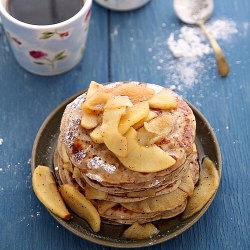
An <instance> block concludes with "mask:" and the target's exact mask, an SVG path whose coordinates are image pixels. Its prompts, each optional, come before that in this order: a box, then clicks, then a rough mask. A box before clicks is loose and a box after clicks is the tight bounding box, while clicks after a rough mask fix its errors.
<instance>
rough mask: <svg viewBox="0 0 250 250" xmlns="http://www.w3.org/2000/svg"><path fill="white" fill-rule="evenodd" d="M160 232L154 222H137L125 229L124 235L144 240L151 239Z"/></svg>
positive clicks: (128, 237) (124, 236)
mask: <svg viewBox="0 0 250 250" xmlns="http://www.w3.org/2000/svg"><path fill="white" fill-rule="evenodd" d="M158 232H159V230H158V229H157V228H156V227H155V225H154V224H152V223H146V224H139V223H138V222H135V223H133V224H132V225H131V226H130V227H129V228H128V229H126V230H125V231H124V233H123V234H122V237H123V238H127V239H136V240H142V239H149V238H151V237H153V236H154V235H155V234H157V233H158Z"/></svg>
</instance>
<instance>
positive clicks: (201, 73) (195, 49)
mask: <svg viewBox="0 0 250 250" xmlns="http://www.w3.org/2000/svg"><path fill="white" fill-rule="evenodd" d="M206 26H207V28H208V30H209V31H210V32H211V34H212V36H213V37H214V38H215V39H216V40H217V41H218V42H219V44H220V43H221V42H222V41H225V42H229V41H230V38H231V37H232V36H233V35H234V34H236V33H237V32H238V30H237V28H236V24H235V22H234V21H232V20H230V19H224V20H211V21H210V22H208V23H207V24H206ZM172 27H175V25H172ZM153 48H156V50H157V51H156V53H155V54H153V53H154V52H155V50H154V49H152V48H149V49H148V52H149V53H152V54H153V56H152V57H153V60H157V61H158V62H159V64H158V66H157V70H158V72H159V74H163V75H164V76H165V78H166V79H167V80H166V82H165V86H166V87H169V88H170V89H172V90H175V91H178V92H181V93H180V94H182V95H185V91H186V90H188V89H190V88H192V87H193V86H194V85H196V84H200V83H202V81H203V79H208V78H210V80H213V77H211V76H209V75H208V71H209V70H210V69H211V68H212V67H214V68H216V61H215V57H214V56H212V54H213V53H214V52H213V49H212V47H211V46H210V44H209V41H208V39H207V38H206V36H205V34H204V32H203V31H202V30H201V29H200V28H199V27H198V26H189V25H184V26H182V27H181V29H179V30H175V31H174V32H172V33H171V34H170V35H169V36H168V37H166V36H164V37H163V36H162V37H157V36H156V38H155V40H154V47H153ZM210 54H211V56H209V55H210ZM215 77H216V76H215Z"/></svg>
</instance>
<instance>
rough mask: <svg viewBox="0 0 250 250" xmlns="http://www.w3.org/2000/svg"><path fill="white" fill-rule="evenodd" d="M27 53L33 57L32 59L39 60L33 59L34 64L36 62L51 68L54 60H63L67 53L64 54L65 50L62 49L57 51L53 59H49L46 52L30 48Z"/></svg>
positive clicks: (53, 65)
mask: <svg viewBox="0 0 250 250" xmlns="http://www.w3.org/2000/svg"><path fill="white" fill-rule="evenodd" d="M29 55H30V56H31V57H33V58H34V59H36V60H39V61H34V63H35V64H37V65H48V66H50V67H51V68H52V69H54V68H55V62H56V61H60V60H63V59H64V58H66V57H67V55H65V50H63V51H61V52H59V53H58V54H56V55H55V56H54V58H53V59H49V58H48V54H47V53H45V52H43V51H37V50H32V51H30V52H29Z"/></svg>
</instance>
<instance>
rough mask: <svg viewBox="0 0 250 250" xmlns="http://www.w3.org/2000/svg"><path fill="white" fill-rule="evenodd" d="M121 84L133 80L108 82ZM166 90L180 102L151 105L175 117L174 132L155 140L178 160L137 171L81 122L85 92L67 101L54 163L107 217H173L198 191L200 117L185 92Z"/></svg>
mask: <svg viewBox="0 0 250 250" xmlns="http://www.w3.org/2000/svg"><path fill="white" fill-rule="evenodd" d="M119 84H128V83H125V82H124V83H123V82H122V83H112V84H108V85H104V86H105V88H106V90H107V91H109V89H113V88H116V86H118V85H119ZM129 84H131V82H130V83H129ZM132 84H137V85H143V86H144V87H146V88H151V89H153V90H154V91H155V93H157V92H159V91H161V90H162V89H163V87H160V86H158V85H153V84H146V83H138V82H132ZM164 90H165V91H167V92H168V93H169V94H170V95H171V96H173V97H174V98H175V100H176V102H177V107H176V108H175V109H171V110H159V109H152V108H151V111H153V112H155V113H156V114H157V115H161V114H162V113H164V114H168V115H170V116H171V117H172V121H173V122H172V127H171V130H170V132H169V134H168V135H167V136H166V138H163V139H161V140H160V141H157V142H155V145H157V146H158V147H159V148H160V149H162V150H163V151H164V152H166V154H168V155H169V156H171V157H172V158H173V159H174V160H175V163H174V164H173V165H172V166H170V167H168V168H166V169H164V170H161V171H157V172H154V171H152V172H137V171H132V170H131V169H129V168H127V167H126V166H124V165H123V164H122V163H121V161H119V159H118V157H117V156H116V155H115V154H114V153H113V152H111V151H110V150H109V149H108V148H107V146H106V145H105V143H95V142H93V141H92V139H91V138H90V133H91V131H92V130H91V129H86V128H83V127H82V126H81V119H82V116H83V109H82V105H83V103H84V102H85V100H86V95H87V94H86V93H84V94H82V95H80V96H79V97H77V98H76V99H75V100H74V101H73V102H72V103H70V104H68V105H67V107H66V109H65V111H64V114H63V117H62V120H61V126H60V134H59V138H58V146H57V149H56V151H55V155H54V165H55V168H56V169H58V176H59V178H60V181H61V183H63V184H66V183H68V184H71V185H74V186H75V187H76V188H77V189H78V190H79V191H81V192H82V193H83V194H84V195H85V196H86V197H87V198H88V199H90V201H91V202H92V203H93V204H94V206H95V207H96V208H97V210H98V212H99V213H100V216H101V218H102V221H103V222H106V223H111V224H117V223H122V224H132V223H134V222H136V221H137V222H139V223H146V222H150V221H155V220H159V219H168V218H172V217H174V216H176V215H178V214H180V213H182V212H183V211H184V210H185V207H186V204H187V199H188V197H189V196H191V195H192V193H193V190H194V186H195V184H196V183H197V181H198V179H199V165H198V161H197V158H198V157H197V150H196V147H195V144H194V139H195V129H196V122H195V117H194V115H193V112H192V110H191V109H190V107H189V106H188V105H187V103H186V102H185V101H184V100H183V99H182V98H181V97H180V96H178V95H177V94H176V93H174V92H173V91H171V90H169V89H166V88H164Z"/></svg>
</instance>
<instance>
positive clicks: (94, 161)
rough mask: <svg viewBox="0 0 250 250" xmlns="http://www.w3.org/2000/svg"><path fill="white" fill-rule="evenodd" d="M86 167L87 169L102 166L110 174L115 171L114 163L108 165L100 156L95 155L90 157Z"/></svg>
mask: <svg viewBox="0 0 250 250" xmlns="http://www.w3.org/2000/svg"><path fill="white" fill-rule="evenodd" d="M88 168H89V169H99V168H102V169H104V170H105V171H106V172H108V173H110V174H112V173H113V172H115V170H116V167H115V166H114V165H110V164H107V163H105V162H104V161H103V160H102V159H101V158H100V157H98V156H96V157H94V158H92V159H91V160H90V161H89V162H88Z"/></svg>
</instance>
